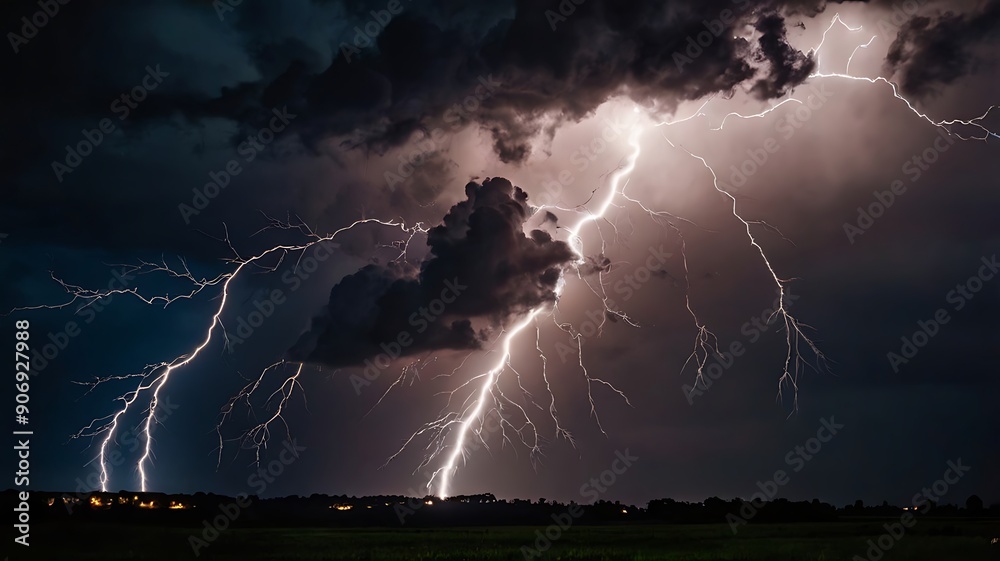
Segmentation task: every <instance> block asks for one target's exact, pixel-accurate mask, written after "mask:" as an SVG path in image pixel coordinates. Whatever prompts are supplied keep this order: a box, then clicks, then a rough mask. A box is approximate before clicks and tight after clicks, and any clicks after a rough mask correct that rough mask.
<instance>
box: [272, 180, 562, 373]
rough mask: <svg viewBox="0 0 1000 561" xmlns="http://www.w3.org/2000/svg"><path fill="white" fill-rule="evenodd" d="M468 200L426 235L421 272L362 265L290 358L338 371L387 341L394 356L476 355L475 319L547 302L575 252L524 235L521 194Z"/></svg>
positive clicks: (472, 194) (470, 193)
mask: <svg viewBox="0 0 1000 561" xmlns="http://www.w3.org/2000/svg"><path fill="white" fill-rule="evenodd" d="M465 193H466V196H467V199H466V200H464V201H461V202H459V203H458V204H456V205H455V206H454V207H452V208H451V210H450V211H449V212H448V214H447V215H446V216H445V217H444V220H443V222H442V223H441V224H440V225H438V226H436V227H434V228H431V229H430V231H429V232H428V233H427V245H428V246H429V248H430V254H429V255H428V257H427V259H425V260H424V262H423V263H422V264H421V266H420V269H419V270H417V269H416V268H414V267H411V266H409V265H405V264H396V263H390V264H389V265H387V266H381V265H368V266H367V267H365V268H363V269H361V270H360V271H358V272H357V273H355V274H353V275H348V276H347V277H345V278H344V279H343V280H342V281H341V282H340V283H338V284H337V285H336V286H334V287H333V289H332V290H331V291H330V302H329V304H328V305H327V306H326V307H325V308H324V310H323V312H322V313H321V314H320V315H319V316H318V317H316V318H314V319H313V322H312V327H311V328H310V330H309V331H308V332H307V333H306V334H304V335H303V336H302V337H301V338H300V339H299V341H298V342H297V343H296V344H295V346H294V347H293V349H292V350H291V351H290V354H291V355H292V357H293V358H295V359H296V360H304V361H308V362H316V363H322V364H328V365H333V366H344V365H353V364H359V363H361V361H363V360H364V359H365V358H371V357H373V356H375V355H377V354H379V353H383V352H386V351H385V349H384V348H383V347H382V345H383V344H389V345H391V344H393V343H394V342H401V343H402V345H401V346H402V348H401V349H400V351H401V352H400V355H401V356H406V355H411V354H415V353H419V352H423V351H427V350H441V349H473V348H478V347H479V346H480V344H481V343H482V341H483V340H484V337H485V333H477V332H476V331H475V330H474V329H473V326H472V320H474V319H477V318H484V319H486V320H488V321H490V322H491V323H496V322H500V321H502V320H504V319H506V318H507V317H509V316H511V315H513V314H518V313H523V312H525V311H527V310H529V309H531V308H534V307H535V306H538V305H540V304H542V303H545V302H554V301H555V298H556V294H555V288H556V283H557V282H558V281H559V278H560V276H561V274H562V268H563V267H564V266H565V265H566V264H567V263H568V262H569V261H571V260H572V259H573V258H574V254H573V252H572V250H571V249H570V247H569V246H568V245H567V244H566V243H565V242H561V241H554V240H553V239H552V237H551V236H549V235H548V234H547V233H545V232H542V231H540V230H535V231H533V232H531V234H530V236H525V234H524V231H523V229H524V223H525V221H526V220H527V219H528V218H529V216H530V213H531V211H530V208H529V206H528V203H527V200H528V196H527V194H526V193H525V192H524V191H523V190H521V188H520V187H515V186H513V185H512V184H511V183H510V181H508V180H506V179H503V178H499V177H498V178H493V179H487V180H486V181H484V182H483V184H482V185H480V184H478V183H469V184H468V185H466V187H465ZM401 335H403V338H402V339H401V338H400V336H401Z"/></svg>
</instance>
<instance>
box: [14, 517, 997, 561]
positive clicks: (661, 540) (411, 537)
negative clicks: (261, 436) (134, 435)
mask: <svg viewBox="0 0 1000 561" xmlns="http://www.w3.org/2000/svg"><path fill="white" fill-rule="evenodd" d="M886 522H889V520H874V519H872V520H856V521H851V522H837V523H827V524H789V525H779V524H775V525H758V526H748V527H743V528H742V529H741V530H740V532H739V533H738V534H737V535H735V536H734V535H733V534H732V532H731V531H730V530H729V527H728V526H725V525H697V526H694V525H692V526H666V525H627V526H626V525H623V526H578V527H573V528H570V529H568V530H566V531H565V532H564V533H563V535H562V536H561V537H560V538H559V539H558V540H556V541H555V542H554V543H553V544H552V546H551V548H550V549H548V550H547V551H545V552H544V553H542V554H541V555H540V556H533V557H531V558H532V559H553V560H556V559H559V560H585V559H586V560H590V559H595V560H596V559H604V560H648V559H662V560H677V561H680V560H692V561H693V560H700V561H715V560H720V561H721V560H743V561H757V560H761V561H764V560H767V561H793V560H794V561H799V560H803V561H820V560H822V561H833V560H839V559H844V560H852V559H854V556H855V555H858V556H860V557H859V558H860V559H867V553H866V550H867V549H868V547H869V545H868V543H867V542H868V540H869V539H873V538H877V537H878V536H879V535H880V534H881V533H883V532H884V529H883V528H882V524H884V523H886ZM537 530H543V531H544V528H537V527H530V528H529V527H502V528H450V529H448V528H445V529H423V530H422V529H406V528H404V529H398V530H390V529H351V530H348V529H325V528H305V529H303V528H295V529H241V528H237V529H230V530H226V531H224V532H222V534H221V535H219V537H218V538H217V539H216V540H215V541H214V542H212V543H211V544H210V545H209V546H208V547H205V548H203V549H202V550H201V551H199V555H198V557H197V558H198V559H219V560H240V561H249V560H258V559H260V560H289V561H298V560H302V561H305V560H309V561H320V560H326V559H357V560H390V559H416V560H421V559H426V560H440V561H444V560H500V559H509V560H522V559H525V554H524V552H523V551H522V547H531V546H532V545H533V544H534V542H535V540H536V537H537V536H536V533H535V532H536V531H537ZM199 534H200V530H195V529H191V530H187V529H183V528H164V529H159V528H153V527H136V526H127V527H126V526H107V525H100V526H85V525H59V526H39V527H37V528H33V531H32V535H31V538H32V546H31V547H30V548H28V550H30V551H28V550H24V549H23V548H18V549H19V550H20V551H14V552H13V553H14V556H13V557H12V558H11V559H12V561H14V560H17V559H46V560H49V559H74V560H91V559H93V560H97V559H100V560H118V559H149V560H171V561H174V560H178V559H192V558H195V555H194V552H193V550H192V547H191V545H190V544H189V541H188V540H189V536H191V535H199ZM994 536H1000V521H958V520H940V521H935V520H921V521H920V522H919V523H918V524H917V525H916V526H915V527H913V528H912V529H910V530H908V531H907V533H906V535H905V536H904V537H903V538H902V539H900V540H899V541H898V542H896V543H895V544H894V545H893V547H892V548H891V549H890V550H889V551H888V552H886V554H885V555H884V556H883V557H882V558H881V561H892V560H913V561H924V560H926V561H970V560H997V559H1000V545H991V543H990V540H991V538H992V537H994ZM24 553H28V555H23V554H24Z"/></svg>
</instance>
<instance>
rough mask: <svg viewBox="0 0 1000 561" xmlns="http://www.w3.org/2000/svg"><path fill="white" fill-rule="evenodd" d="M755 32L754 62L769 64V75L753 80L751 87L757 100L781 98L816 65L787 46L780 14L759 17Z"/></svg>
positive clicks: (783, 23)
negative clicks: (756, 54) (756, 57)
mask: <svg viewBox="0 0 1000 561" xmlns="http://www.w3.org/2000/svg"><path fill="white" fill-rule="evenodd" d="M757 31H759V32H760V33H761V37H760V39H759V40H758V42H759V43H760V53H759V55H758V61H759V62H767V63H768V64H769V65H770V68H771V75H770V76H769V77H768V78H765V79H762V80H757V82H756V83H755V84H754V85H753V88H752V89H751V90H752V91H753V93H754V94H755V95H756V96H757V97H759V98H761V99H772V98H776V97H781V96H783V95H785V94H786V93H788V90H789V89H790V88H793V87H795V86H797V85H799V84H801V83H802V82H803V81H805V79H806V78H807V77H809V74H811V73H812V71H813V69H814V68H816V62H815V61H814V60H813V59H812V58H810V57H808V56H806V55H804V54H803V53H802V52H801V51H797V50H795V49H793V48H792V47H790V46H789V45H788V38H787V33H786V31H787V30H786V28H785V21H784V20H783V19H782V18H781V17H780V16H778V15H775V14H772V15H769V16H764V17H762V18H760V20H759V21H758V22H757Z"/></svg>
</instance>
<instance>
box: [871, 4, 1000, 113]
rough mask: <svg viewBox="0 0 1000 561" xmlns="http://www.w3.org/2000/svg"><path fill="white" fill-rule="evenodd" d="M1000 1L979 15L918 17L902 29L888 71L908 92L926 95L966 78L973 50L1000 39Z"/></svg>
mask: <svg viewBox="0 0 1000 561" xmlns="http://www.w3.org/2000/svg"><path fill="white" fill-rule="evenodd" d="M998 26H1000V2H986V3H985V5H984V6H983V7H982V9H981V10H980V11H978V12H976V13H966V14H956V13H954V12H945V13H943V14H941V15H939V16H937V17H926V16H918V17H915V18H913V19H911V20H910V21H909V22H907V23H906V25H904V26H903V27H902V29H900V31H899V34H898V35H897V36H896V40H895V41H894V42H893V44H892V46H891V47H890V48H889V52H888V53H887V54H886V59H885V65H886V68H887V70H889V71H890V72H893V73H895V74H896V75H898V76H899V80H900V86H901V87H902V88H903V91H904V92H906V93H911V94H916V95H925V94H928V93H930V92H933V91H934V90H935V89H936V87H937V86H942V85H946V84H950V83H952V82H954V81H955V80H957V79H958V78H960V77H962V76H964V75H965V74H966V73H967V72H968V71H969V70H970V66H971V65H972V64H973V63H974V61H975V57H974V56H973V55H972V53H971V49H972V48H973V47H975V46H976V45H978V44H979V43H981V42H983V41H989V40H992V41H996V40H997V37H998V36H997V32H996V30H997V27H998Z"/></svg>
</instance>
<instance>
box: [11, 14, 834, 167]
mask: <svg viewBox="0 0 1000 561" xmlns="http://www.w3.org/2000/svg"><path fill="white" fill-rule="evenodd" d="M188 6H189V7H191V8H192V9H193V7H195V6H197V3H193V4H192V3H189V4H188ZM345 6H346V7H345ZM401 6H402V8H401V12H400V13H398V14H394V15H392V17H391V19H390V20H389V21H388V23H387V24H385V25H384V27H383V26H382V24H379V25H377V26H376V27H377V28H378V33H377V36H376V37H375V38H374V41H373V43H372V44H371V45H367V46H366V45H364V44H359V45H360V46H358V47H356V46H355V38H356V37H357V33H356V31H355V27H354V26H355V25H357V26H358V28H360V29H364V28H365V26H366V25H367V24H369V23H372V22H373V21H374V19H373V16H371V15H370V13H371V11H372V10H374V11H376V12H380V11H384V10H385V9H386V3H385V2H382V1H381V0H380V1H378V2H374V1H373V2H351V3H348V4H346V5H343V6H342V5H341V4H339V3H332V2H319V3H315V4H313V5H312V6H311V7H306V5H304V4H297V5H294V6H293V5H289V6H288V7H280V6H275V5H266V4H262V3H254V2H243V3H242V4H241V5H240V6H239V7H238V8H237V9H235V10H233V12H232V13H227V14H226V15H225V26H227V27H228V28H229V29H232V30H234V31H236V32H237V33H238V34H239V42H240V44H241V46H242V48H243V50H244V55H245V56H246V59H247V61H249V63H250V64H251V65H252V67H253V69H254V70H255V71H256V73H257V74H258V76H259V77H258V78H255V79H253V80H246V79H243V80H238V81H236V82H233V81H230V82H229V83H228V84H227V85H225V86H224V87H222V88H221V90H216V91H217V92H218V93H216V94H214V95H207V96H206V95H204V94H202V93H199V92H198V91H196V90H198V88H195V87H186V88H185V87H181V86H179V85H178V86H176V87H175V88H174V89H173V91H171V92H170V94H169V95H161V96H158V99H157V100H154V101H151V102H149V103H147V104H145V106H144V107H143V110H142V112H141V114H139V115H137V116H136V119H135V121H136V122H138V121H140V120H143V119H150V118H166V117H170V116H175V115H186V116H187V118H188V119H191V120H193V121H195V122H198V121H201V120H203V119H206V118H209V117H224V118H228V119H232V120H234V121H236V122H238V123H240V124H243V125H245V127H244V128H245V130H252V129H254V128H255V127H259V125H260V120H261V119H262V118H265V117H266V116H267V115H268V114H269V112H270V110H271V109H272V108H273V107H277V106H284V105H287V106H288V107H289V108H290V109H291V110H292V111H293V112H295V113H296V114H299V115H302V116H303V118H301V119H298V120H297V122H296V123H295V125H294V126H295V127H296V128H297V130H298V132H299V133H300V135H301V137H302V139H303V140H304V141H305V143H306V145H307V146H312V147H316V146H317V145H318V143H319V142H321V141H322V140H325V139H328V138H344V137H346V138H348V139H349V140H348V141H347V146H359V145H366V146H368V147H371V148H374V149H376V150H379V151H383V150H385V149H387V148H389V147H393V146H397V145H400V144H403V143H405V142H407V141H408V140H409V139H410V137H411V135H413V134H414V133H415V132H417V131H419V130H425V131H426V130H428V129H430V128H433V127H435V126H440V125H442V124H448V125H456V124H461V123H464V122H476V123H479V124H480V125H481V126H482V127H483V128H484V129H485V130H487V131H489V132H490V134H491V135H492V136H493V138H494V148H495V150H496V152H497V153H498V155H499V156H500V157H501V159H502V160H504V161H508V162H519V161H523V160H524V159H525V158H526V157H527V156H528V155H529V153H530V144H529V140H530V139H531V138H532V137H534V136H536V135H538V134H539V133H541V132H543V127H542V125H541V124H540V120H539V117H541V116H542V115H543V114H548V115H557V116H558V117H560V118H561V119H566V120H578V119H580V118H582V117H584V116H586V115H587V114H589V113H590V112H592V111H593V110H594V109H595V108H596V107H597V106H598V105H600V104H601V103H603V102H604V101H605V100H606V99H607V98H608V97H610V96H613V95H619V94H623V93H627V94H629V95H631V96H632V97H633V98H634V99H636V100H641V101H653V100H656V101H658V102H659V104H660V106H661V107H667V108H669V107H673V106H674V105H676V103H678V102H680V101H682V100H686V99H697V98H700V97H702V96H704V95H706V94H710V93H714V92H728V91H731V90H733V89H734V88H737V87H745V88H747V89H750V88H752V89H753V91H754V92H755V93H756V94H757V95H758V96H760V97H765V98H767V97H774V96H779V95H782V94H783V93H784V92H785V91H787V89H788V88H791V87H794V86H795V85H796V84H798V83H800V82H801V81H802V80H803V79H804V78H805V76H806V75H807V74H808V69H809V68H810V67H811V62H810V60H809V59H808V58H807V57H806V55H804V54H803V53H801V52H798V51H796V50H795V49H793V48H791V47H789V46H788V44H787V42H786V40H785V36H784V32H783V29H784V23H783V17H782V15H781V14H782V13H805V14H810V13H815V12H816V11H818V10H820V9H822V7H823V6H825V2H818V1H802V0H796V1H786V2H781V1H778V0H773V1H770V2H764V3H761V2H754V3H751V2H746V1H742V0H733V1H730V0H714V1H709V2H665V3H652V4H651V3H649V2H640V1H636V0H630V1H624V2H619V1H615V2H612V1H610V0H589V1H588V2H585V3H583V4H582V5H580V6H576V8H575V11H574V12H573V13H572V14H568V15H567V16H565V18H564V19H565V21H555V20H553V19H551V17H550V16H547V12H548V13H558V11H559V10H560V5H559V2H556V1H549V0H547V1H540V0H517V1H516V2H514V3H513V4H503V3H501V4H498V5H497V6H493V7H490V8H487V9H484V10H469V9H468V7H461V6H458V5H452V4H448V5H446V6H444V7H442V6H440V5H437V4H434V3H427V2H412V3H410V2H402V3H401ZM449 6H450V8H449ZM331 7H333V8H337V9H336V10H333V11H331V9H332V8H331ZM445 8H449V10H452V9H454V10H457V11H458V13H459V15H462V14H464V16H462V17H456V18H451V17H450V16H449V14H450V13H451V12H450V11H448V12H447V13H446V10H445ZM132 9H133V10H140V9H141V8H132ZM150 9H152V8H150ZM205 9H206V10H209V6H207V3H206V5H205ZM80 10H81V11H86V14H87V15H86V16H85V17H83V18H81V19H80V21H81V22H87V21H90V23H91V24H92V26H90V27H88V28H87V30H84V29H83V27H82V24H79V23H76V22H75V21H69V18H66V20H67V21H65V22H60V23H61V24H64V27H67V28H69V33H68V34H66V35H65V37H68V38H69V39H67V41H69V42H70V43H71V42H73V41H74V39H73V38H74V33H77V34H82V33H84V32H85V31H86V32H87V33H90V31H92V29H91V27H95V28H101V27H102V25H111V24H113V22H114V21H115V20H116V17H115V16H114V14H104V13H103V12H100V10H99V9H98V8H94V7H86V8H83V7H81V8H80ZM295 10H308V11H310V12H312V11H315V14H314V17H320V18H327V19H329V20H330V23H331V24H333V25H334V26H335V27H338V28H342V29H339V30H338V32H337V33H336V35H335V36H329V37H327V38H326V40H325V41H323V43H325V44H322V43H321V42H320V41H318V40H315V38H313V39H314V40H312V41H311V42H310V41H308V40H306V39H300V38H298V37H291V36H287V37H282V36H281V35H280V34H279V33H278V32H277V31H276V30H275V28H276V27H278V26H279V24H281V23H282V22H284V21H285V20H286V19H289V18H290V16H288V14H286V13H284V12H285V11H295ZM723 10H732V11H733V13H734V17H735V22H734V23H732V24H729V25H725V26H724V27H723V28H722V30H721V32H719V33H717V34H716V36H715V37H714V39H713V40H712V42H711V44H709V45H708V46H707V47H705V48H704V49H703V51H704V52H702V53H700V54H698V55H697V57H695V60H694V61H693V62H692V63H691V64H688V65H683V66H682V67H681V66H679V65H678V64H677V63H676V61H675V59H674V54H675V53H683V52H684V50H685V48H686V47H687V45H688V43H687V40H688V38H690V37H695V36H697V35H698V34H699V33H701V32H704V31H705V27H704V25H703V22H704V21H714V20H718V19H719V18H720V15H721V13H722V12H723ZM11 14H12V15H13V12H11ZM206 14H207V16H210V15H214V14H211V13H210V12H206ZM299 15H301V14H299ZM283 16H288V17H283ZM88 18H89V19H88ZM13 19H16V18H13ZM345 19H346V25H345V21H344V20H345ZM753 27H757V28H758V29H759V30H761V32H763V33H764V36H763V37H762V38H761V39H760V42H759V44H756V45H755V44H752V43H750V42H748V41H747V40H745V39H742V38H739V37H742V36H744V35H746V33H744V32H743V31H744V30H750V29H752V28H753ZM97 35H100V34H97ZM109 37H113V35H111V36H109ZM362 39H363V40H362V41H361V42H360V43H364V38H362ZM77 42H78V43H80V44H87V43H95V42H105V43H108V45H106V46H105V48H110V45H111V43H112V42H113V41H111V40H108V41H99V40H96V39H89V38H86V37H83V36H80V37H79V38H78V41H77ZM150 42H151V43H152V41H151V40H150ZM32 47H34V45H32ZM68 47H69V45H68V44H67V43H66V42H64V41H59V42H58V43H50V44H49V46H48V47H46V46H43V45H39V49H38V50H37V51H36V52H34V53H33V54H32V55H31V58H30V60H29V59H28V57H25V59H24V60H22V61H21V62H23V63H24V64H30V65H32V69H31V72H26V73H28V74H31V73H34V74H36V75H39V76H40V77H42V75H45V74H48V72H47V71H46V70H45V67H46V65H47V64H48V63H49V62H51V63H52V64H54V65H55V66H54V67H53V68H55V69H58V70H59V72H53V73H52V76H53V77H55V78H53V80H52V82H54V83H53V84H52V87H51V88H43V90H46V89H48V90H55V89H58V88H61V87H66V86H69V85H70V84H69V81H68V80H67V78H66V76H76V75H80V77H81V80H80V84H79V85H80V86H83V87H82V91H81V92H79V94H78V95H77V96H75V97H74V99H73V101H72V103H70V102H64V103H63V104H62V105H63V106H65V108H67V109H68V108H69V106H70V105H72V107H73V108H74V109H75V110H77V111H80V112H86V111H94V112H99V111H100V110H101V109H102V107H101V105H102V104H103V105H106V104H107V102H106V101H105V100H106V99H109V98H111V97H113V95H114V94H115V93H116V92H115V91H114V90H111V91H103V90H101V91H98V90H100V88H98V89H95V88H90V87H87V84H88V83H91V82H92V83H95V84H106V83H107V80H97V79H92V78H91V77H93V78H96V77H99V76H101V75H102V74H104V73H106V71H105V70H102V69H101V68H99V67H97V66H96V65H95V63H94V61H93V60H78V56H77V55H76V54H75V52H77V51H80V49H72V48H68ZM330 47H333V51H332V52H329V54H325V53H323V52H322V51H323V50H324V49H329V48H330ZM329 55H332V58H333V60H332V61H331V62H329V63H326V64H324V63H321V61H322V60H324V59H328V58H329ZM179 62H180V61H177V63H178V64H179ZM757 63H764V64H757ZM175 67H176V66H175ZM24 70H28V68H25V69H24ZM64 71H69V72H68V73H67V72H64ZM74 85H76V84H74ZM31 86H32V87H31V88H30V90H31V92H32V93H33V95H37V92H38V91H39V90H38V88H39V84H38V83H37V81H35V83H32V84H31ZM189 86H190V85H189ZM11 93H12V94H13V97H9V96H5V97H7V99H5V100H4V101H6V102H8V104H10V103H12V102H13V103H14V104H16V105H22V104H31V102H32V99H31V98H30V97H29V96H28V95H27V94H26V91H20V90H15V91H14V92H11ZM48 101H50V100H46V106H45V107H46V109H47V110H52V109H53V107H52V106H51V104H49V103H48ZM58 108H59V107H58V106H57V107H56V109H57V110H58ZM470 108H471V109H470ZM245 130H244V131H240V133H239V134H237V135H236V136H237V137H239V136H241V135H242V133H243V132H245ZM41 142H42V141H41V139H36V141H35V142H32V143H30V144H28V145H26V146H25V147H24V150H29V149H30V150H36V151H37V150H39V149H40V148H41V146H40V143H41Z"/></svg>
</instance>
